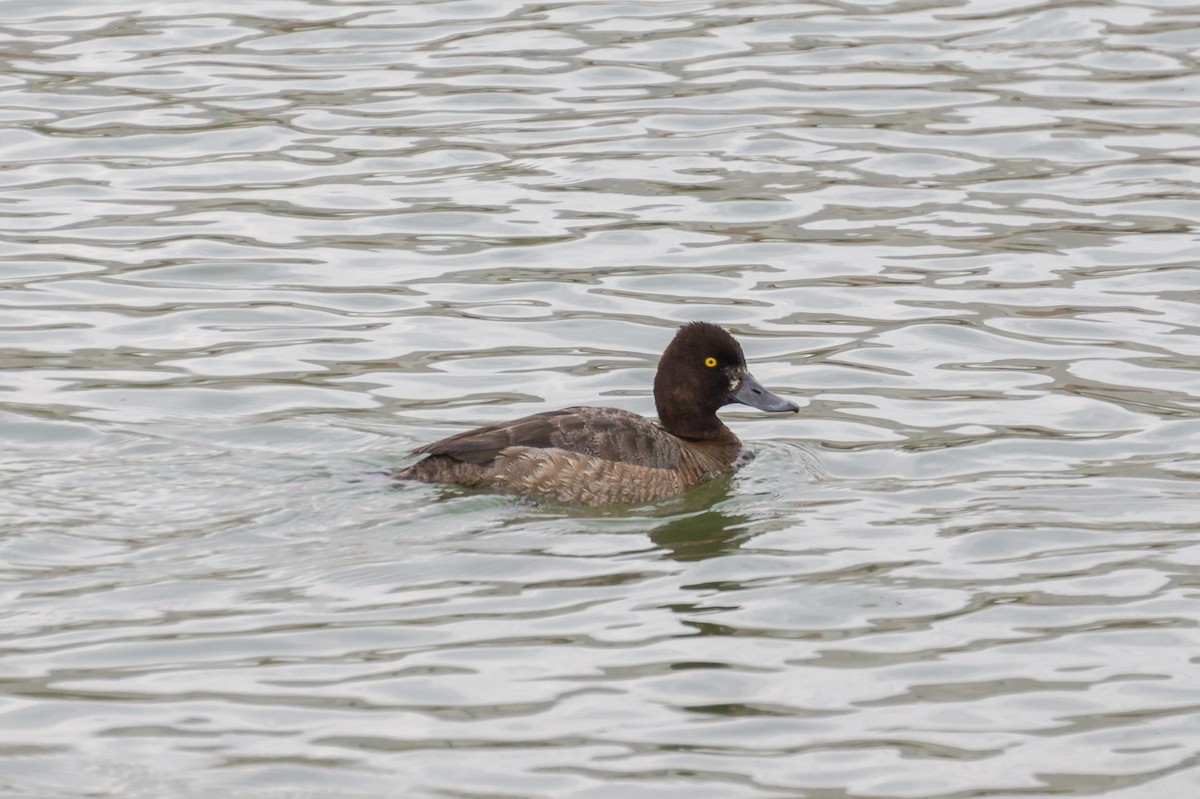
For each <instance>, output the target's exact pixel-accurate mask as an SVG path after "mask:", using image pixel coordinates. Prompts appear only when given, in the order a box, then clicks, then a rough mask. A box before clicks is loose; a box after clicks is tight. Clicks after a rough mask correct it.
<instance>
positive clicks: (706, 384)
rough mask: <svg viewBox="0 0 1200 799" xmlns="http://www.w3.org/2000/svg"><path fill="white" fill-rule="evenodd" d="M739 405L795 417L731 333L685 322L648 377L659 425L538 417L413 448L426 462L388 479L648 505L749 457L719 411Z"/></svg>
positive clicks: (603, 412)
mask: <svg viewBox="0 0 1200 799" xmlns="http://www.w3.org/2000/svg"><path fill="white" fill-rule="evenodd" d="M735 402H740V403H743V404H745V405H749V406H751V407H753V408H758V409H760V410H764V411H775V412H779V411H791V412H796V411H798V410H800V408H799V406H797V405H796V403H794V402H790V401H789V400H786V399H783V398H782V397H777V396H776V395H774V394H772V393H771V392H770V391H767V390H766V389H765V388H763V387H762V385H761V384H760V383H759V382H758V381H757V380H755V379H754V377H753V376H751V374H750V372H749V370H748V369H747V368H746V358H745V356H744V355H743V354H742V348H741V346H740V345H739V344H738V343H737V340H735V339H734V337H733V336H731V335H730V334H729V333H728V332H727V331H725V330H724V329H723V328H721V327H718V326H717V325H714V324H711V323H708V322H690V323H688V324H686V325H684V326H683V327H681V328H680V329H679V331H678V332H677V333H676V334H675V338H674V339H672V341H671V343H670V344H669V345H668V346H667V349H666V351H665V352H663V355H662V358H661V359H660V360H659V364H658V371H657V373H656V374H655V375H654V405H655V407H656V408H657V409H658V418H659V421H658V422H654V421H652V420H650V419H647V418H645V417H644V416H639V415H638V414H636V413H632V412H630V411H625V410H620V409H618V408H590V407H574V408H565V409H563V410H560V411H549V412H547V413H536V414H534V415H532V416H526V417H523V418H521V419H514V420H512V421H510V422H501V423H500V424H493V425H488V426H487V427H480V428H477V429H475V430H468V431H466V432H463V433H458V434H457V435H453V436H450V437H449V438H443V439H441V440H440V441H435V442H433V443H432V444H426V445H425V446H423V447H418V448H417V449H414V450H413V451H412V454H414V455H425V456H426V457H425V458H424V459H423V460H420V461H417V462H416V463H414V464H413V465H412V466H408V467H406V468H404V469H401V470H399V471H396V472H393V473H392V476H393V477H394V478H396V479H398V480H421V481H423V482H427V483H458V484H459V485H464V486H468V487H471V488H484V489H490V490H493V491H501V492H504V493H510V494H520V495H523V496H528V497H534V498H538V499H552V500H557V501H559V502H568V503H578V504H582V505H616V504H627V503H632V502H650V501H653V500H657V499H662V498H665V497H670V496H674V495H677V494H682V493H684V492H685V491H687V490H688V489H691V488H693V487H695V486H698V485H700V484H701V483H704V482H706V481H708V480H711V479H712V478H714V477H717V476H719V475H722V474H726V473H728V472H731V471H733V470H734V469H736V468H738V467H739V466H741V465H743V464H744V463H746V462H748V461H749V460H750V459H751V458H752V457H753V456H752V455H751V454H750V453H749V452H748V451H746V450H743V448H742V442H741V441H739V440H738V437H737V436H735V435H734V434H733V431H731V430H730V429H729V428H728V427H726V426H725V424H724V423H723V422H722V421H721V420H720V419H718V418H717V410H718V409H719V408H721V407H722V406H725V405H729V404H731V403H735Z"/></svg>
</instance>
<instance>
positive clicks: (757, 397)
mask: <svg viewBox="0 0 1200 799" xmlns="http://www.w3.org/2000/svg"><path fill="white" fill-rule="evenodd" d="M733 399H734V401H735V402H740V403H742V404H743V405H749V406H750V407H751V408H758V409H759V410H760V411H774V412H783V411H791V412H792V413H795V412H796V411H798V410H800V406H799V405H797V404H796V403H794V402H792V401H791V400H785V399H784V398H783V397H780V396H777V395H775V394H772V393H771V392H770V391H767V390H766V389H765V388H763V387H762V383H759V382H758V381H757V380H755V379H754V377H753V376H752V375H748V374H747V375H743V376H742V381H741V383H739V384H738V387H737V390H736V391H734V392H733Z"/></svg>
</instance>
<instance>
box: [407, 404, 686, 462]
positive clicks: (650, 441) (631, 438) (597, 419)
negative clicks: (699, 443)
mask: <svg viewBox="0 0 1200 799" xmlns="http://www.w3.org/2000/svg"><path fill="white" fill-rule="evenodd" d="M509 447H529V448H533V449H561V450H566V451H568V452H578V453H580V454H582V455H589V456H591V457H594V458H600V459H602V460H607V461H619V462H621V463H629V464H634V465H636V466H647V467H650V468H656V469H671V468H674V467H675V466H676V465H678V463H679V442H678V441H676V440H675V437H674V436H672V435H671V434H669V433H667V432H666V431H665V430H663V429H662V428H661V427H659V426H658V424H656V423H655V422H652V421H651V420H649V419H647V418H645V417H644V416H639V415H638V414H636V413H631V412H629V411H624V410H619V409H617V408H585V407H579V408H564V409H563V410H560V411H549V412H547V413H537V414H534V415H533V416H525V417H523V418H521V419H514V420H512V421H511V422H501V423H500V424H494V425H488V426H487V427H480V428H476V429H475V430H467V431H466V432H463V433H458V434H457V435H453V436H450V437H448V438H443V439H441V440H440V441H435V442H433V443H432V444H426V445H425V446H423V447H419V448H417V449H415V450H413V454H414V455H446V456H449V457H451V458H453V459H454V460H457V461H464V462H466V463H475V464H480V465H484V464H488V463H491V462H492V461H494V460H495V459H496V458H497V457H498V456H499V454H500V453H501V452H503V451H504V450H506V449H508V448H509Z"/></svg>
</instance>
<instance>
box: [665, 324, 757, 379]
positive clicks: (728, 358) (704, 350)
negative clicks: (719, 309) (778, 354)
mask: <svg viewBox="0 0 1200 799" xmlns="http://www.w3.org/2000/svg"><path fill="white" fill-rule="evenodd" d="M667 349H668V351H670V352H671V354H672V355H674V356H675V357H679V358H682V359H684V360H686V361H691V359H693V358H695V359H696V361H693V362H699V363H702V364H704V365H705V366H706V367H707V368H709V369H715V368H717V367H718V366H725V367H728V366H738V365H740V364H742V363H744V362H745V356H743V355H742V348H741V346H740V345H739V344H738V343H737V340H736V339H734V337H733V336H731V335H729V332H728V331H726V330H725V329H724V328H722V327H720V326H719V325H714V324H713V323H712V322H688V323H687V324H686V325H684V326H683V327H681V328H679V332H678V333H676V334H675V338H674V339H673V340H672V341H671V344H670V346H669V347H668V348H667Z"/></svg>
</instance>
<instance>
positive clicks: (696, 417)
mask: <svg viewBox="0 0 1200 799" xmlns="http://www.w3.org/2000/svg"><path fill="white" fill-rule="evenodd" d="M664 410H665V409H663V408H660V409H659V411H658V421H659V422H660V423H661V424H662V426H663V429H664V430H666V431H667V432H668V433H670V434H671V435H673V436H677V437H679V438H682V439H686V440H688V441H713V442H716V441H719V442H729V443H739V442H738V438H737V436H735V435H734V434H733V431H732V430H730V429H729V428H728V427H726V426H725V423H724V422H722V421H721V420H720V419H719V418H717V415H716V414H715V413H712V414H698V413H691V414H678V413H671V412H670V411H666V412H665V413H664Z"/></svg>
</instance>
